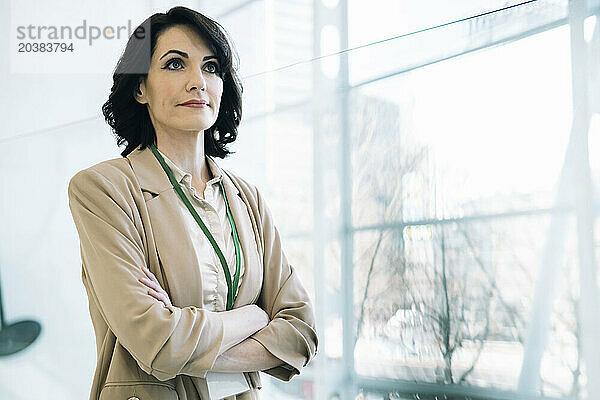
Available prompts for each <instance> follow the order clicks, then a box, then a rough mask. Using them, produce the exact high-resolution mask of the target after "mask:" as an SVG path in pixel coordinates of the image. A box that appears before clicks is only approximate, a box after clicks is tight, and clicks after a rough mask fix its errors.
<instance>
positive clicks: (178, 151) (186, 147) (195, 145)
mask: <svg viewBox="0 0 600 400" xmlns="http://www.w3.org/2000/svg"><path fill="white" fill-rule="evenodd" d="M156 147H157V148H158V149H159V150H160V151H161V152H162V153H164V154H165V155H166V156H167V157H169V159H170V160H172V161H173V162H174V163H175V164H177V166H179V167H180V168H181V169H182V170H184V171H185V172H189V173H190V174H192V177H193V179H194V180H197V179H201V180H203V181H204V182H206V181H209V180H210V179H211V176H210V175H211V174H210V170H209V168H208V163H207V162H206V157H205V154H204V132H199V133H198V134H195V135H194V134H190V133H189V132H186V134H182V133H177V134H176V135H173V134H168V133H163V134H161V135H159V134H157V135H156Z"/></svg>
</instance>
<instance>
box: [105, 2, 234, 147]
mask: <svg viewBox="0 0 600 400" xmlns="http://www.w3.org/2000/svg"><path fill="white" fill-rule="evenodd" d="M175 25H185V26H189V27H191V28H192V29H194V30H195V31H196V32H197V33H198V34H199V35H200V36H201V37H203V38H204V39H205V40H206V42H207V45H208V47H209V48H210V49H211V50H212V51H213V53H214V54H215V56H216V57H217V59H218V61H219V64H220V65H221V72H220V76H221V78H222V79H223V94H222V96H221V105H220V108H219V115H218V116H217V120H216V121H215V123H214V124H213V125H212V126H211V127H210V128H208V129H206V130H205V131H204V152H205V153H206V154H207V155H210V156H214V157H219V158H225V157H226V156H227V155H228V154H232V153H234V152H232V151H229V150H228V149H227V147H226V145H227V144H229V143H231V142H233V141H235V139H236V138H237V128H238V126H239V124H240V121H241V119H242V92H243V87H242V83H241V81H240V79H239V77H238V75H237V68H238V62H239V59H238V55H237V53H236V51H235V48H234V46H233V42H231V40H229V36H228V34H227V32H226V31H225V29H224V28H223V27H222V26H221V25H220V24H219V23H218V22H216V21H214V20H212V19H210V18H209V17H207V16H205V15H203V14H200V13H199V12H197V11H194V10H191V9H189V8H187V7H173V8H171V9H170V10H169V11H167V13H156V14H154V15H152V16H150V17H149V18H148V19H146V20H145V21H144V22H142V23H141V24H140V25H139V26H138V27H137V28H136V29H135V31H134V33H133V34H132V35H131V37H130V38H129V40H128V42H127V46H126V48H125V51H124V52H123V55H122V56H121V58H120V59H119V61H118V63H117V66H116V67H115V70H114V73H113V85H112V88H111V91H110V95H109V96H108V100H107V101H106V103H104V104H103V105H102V114H103V115H104V119H105V120H106V122H107V123H108V125H110V127H111V128H112V131H113V134H114V136H115V137H116V139H117V145H118V146H122V145H123V144H125V145H126V146H125V150H123V152H121V155H122V156H123V157H125V156H127V154H129V153H131V152H132V151H133V150H135V149H136V148H137V147H138V146H140V145H141V149H144V148H146V147H148V146H150V145H151V144H154V145H156V132H155V130H154V126H153V125H152V121H151V120H150V115H149V114H148V107H147V105H146V104H140V103H138V102H137V101H136V100H135V98H134V92H135V90H136V89H137V88H138V83H139V80H140V78H142V77H147V76H148V71H149V70H150V60H151V58H152V55H153V54H154V50H155V48H156V42H157V40H158V37H159V35H160V34H161V33H162V32H163V31H164V30H165V29H167V28H169V27H172V26H175Z"/></svg>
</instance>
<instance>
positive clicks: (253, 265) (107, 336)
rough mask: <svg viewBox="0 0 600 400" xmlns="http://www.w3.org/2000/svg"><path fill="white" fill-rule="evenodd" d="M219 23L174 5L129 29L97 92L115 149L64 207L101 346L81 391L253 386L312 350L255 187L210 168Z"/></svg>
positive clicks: (80, 178) (227, 102) (229, 97)
mask: <svg viewBox="0 0 600 400" xmlns="http://www.w3.org/2000/svg"><path fill="white" fill-rule="evenodd" d="M233 56H234V53H233V51H232V49H231V47H230V45H229V43H228V40H227V37H226V36H225V34H224V31H223V29H222V28H221V26H220V25H219V24H217V23H216V22H214V21H213V20H211V19H209V18H207V17H206V16H204V15H202V14H200V13H197V12H195V11H193V10H190V9H188V8H185V7H175V8H172V9H171V10H169V11H168V12H167V13H166V14H162V13H159V14H154V15H153V16H151V17H150V18H148V19H147V20H146V21H144V22H143V23H142V24H141V25H140V26H139V27H138V28H137V29H136V31H135V32H134V34H133V35H132V36H131V38H130V39H129V41H128V44H127V47H126V49H125V51H124V53H123V55H122V57H121V59H120V60H119V63H118V64H117V68H116V70H115V73H114V75H113V87H112V90H111V94H110V96H109V100H108V101H107V102H106V103H105V104H104V106H103V113H104V116H105V117H106V120H107V122H108V123H109V124H110V126H111V127H112V128H113V131H114V133H115V135H116V136H117V138H118V140H117V143H118V144H119V145H122V144H126V147H125V150H124V151H123V152H122V154H121V155H122V156H123V157H119V158H115V159H111V160H107V161H103V162H101V163H98V164H96V165H93V166H91V167H89V168H87V169H84V170H82V171H79V172H78V173H77V174H75V176H73V177H72V178H71V180H70V182H69V189H68V194H69V205H70V208H71V212H72V214H73V220H74V221H75V225H76V227H77V231H78V234H79V239H80V243H81V257H82V280H83V283H84V286H85V288H86V291H87V294H88V299H89V310H90V315H91V319H92V322H93V325H94V331H95V334H96V345H97V352H98V360H97V365H96V372H95V375H94V381H93V385H92V389H91V394H90V399H103V400H105V399H133V400H135V399H141V400H144V399H154V400H155V399H186V400H192V399H209V398H221V397H227V398H228V399H256V398H258V395H257V391H258V389H259V388H260V387H261V383H260V377H259V374H258V372H257V371H263V372H265V373H267V374H270V375H272V376H275V377H277V378H279V379H281V380H286V381H287V380H289V379H291V378H292V377H293V376H294V375H296V374H299V373H300V369H301V368H303V367H304V366H306V364H308V362H309V361H310V360H311V359H312V358H313V357H314V356H315V353H316V350H317V344H318V340H317V335H316V332H315V323H314V312H313V306H312V302H311V300H310V298H309V297H308V295H307V293H306V290H305V289H304V287H303V285H302V283H301V281H300V279H299V278H298V275H297V273H296V272H295V270H294V268H293V267H292V266H291V265H289V263H288V262H287V259H286V257H285V254H284V252H283V249H282V247H281V242H280V239H279V234H278V232H277V229H276V228H275V226H274V224H273V221H272V218H271V213H270V211H269V209H268V207H267V206H266V204H265V202H264V199H263V198H262V196H261V194H260V193H259V191H258V190H257V189H256V187H255V186H253V185H251V184H249V183H248V182H246V181H245V180H243V179H242V178H240V177H237V176H236V175H234V174H232V173H231V172H229V171H226V170H224V169H221V168H220V167H219V165H218V164H217V163H216V162H215V160H214V157H219V158H224V157H225V156H227V155H228V154H229V153H230V152H229V151H228V150H227V148H226V145H227V144H228V143H231V142H233V141H234V140H235V139H236V136H237V127H238V125H239V123H240V120H241V115H242V107H241V93H242V87H241V84H240V83H239V80H238V77H237V75H236V71H235V68H234V66H233V59H234V57H233Z"/></svg>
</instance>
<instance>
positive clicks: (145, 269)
mask: <svg viewBox="0 0 600 400" xmlns="http://www.w3.org/2000/svg"><path fill="white" fill-rule="evenodd" d="M143 270H144V272H145V273H146V275H147V276H148V278H150V279H151V280H152V281H154V282H156V283H159V282H158V279H156V276H155V275H154V274H153V273H152V271H150V270H149V269H148V268H146V267H143Z"/></svg>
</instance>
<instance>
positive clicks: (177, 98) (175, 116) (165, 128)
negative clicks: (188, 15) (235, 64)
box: [135, 25, 223, 135]
mask: <svg viewBox="0 0 600 400" xmlns="http://www.w3.org/2000/svg"><path fill="white" fill-rule="evenodd" d="M215 56H216V55H215V54H214V53H213V52H212V51H211V50H210V49H209V47H208V46H207V44H206V42H205V40H204V39H203V38H202V37H201V36H200V35H198V34H197V33H196V32H195V31H194V30H193V29H192V28H190V27H187V26H185V25H177V26H172V27H170V28H167V29H165V31H163V32H162V33H161V34H160V35H159V37H158V39H157V42H156V49H155V51H154V54H153V55H152V59H151V61H150V70H149V72H148V76H147V77H146V78H145V79H143V80H142V81H141V82H140V87H139V88H140V91H141V94H140V93H135V98H136V100H137V101H138V102H140V103H141V104H147V105H148V113H149V114H150V119H151V121H152V124H153V125H154V129H155V131H156V134H157V135H160V134H162V133H164V132H168V133H182V132H188V133H189V132H190V131H192V132H195V133H198V132H201V131H204V130H206V129H208V128H210V127H211V126H212V125H213V124H214V123H215V121H216V120H217V116H218V115H219V106H220V104H221V94H222V93H223V80H222V79H221V77H220V70H221V66H220V65H219V61H218V60H217V58H216V57H215ZM189 100H197V101H200V102H202V101H204V102H205V103H206V104H204V105H199V104H195V105H192V106H186V105H182V103H185V102H187V101H189Z"/></svg>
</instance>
